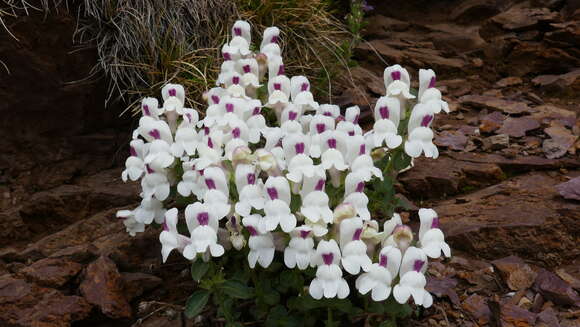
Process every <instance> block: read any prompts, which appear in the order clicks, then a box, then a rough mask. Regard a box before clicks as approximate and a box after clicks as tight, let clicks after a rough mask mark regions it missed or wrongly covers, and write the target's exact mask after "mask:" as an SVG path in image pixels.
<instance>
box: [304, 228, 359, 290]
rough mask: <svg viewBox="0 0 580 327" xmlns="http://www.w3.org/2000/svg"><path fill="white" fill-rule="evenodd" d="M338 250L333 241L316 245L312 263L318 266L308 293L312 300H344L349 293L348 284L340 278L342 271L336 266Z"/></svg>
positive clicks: (338, 259) (338, 257)
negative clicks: (335, 298) (336, 298)
mask: <svg viewBox="0 0 580 327" xmlns="http://www.w3.org/2000/svg"><path fill="white" fill-rule="evenodd" d="M339 262H340V250H339V248H338V245H337V244H336V241H335V240H332V239H331V240H330V241H325V240H321V241H320V242H319V243H318V248H317V249H316V254H315V255H314V256H313V258H312V263H313V264H314V265H316V266H318V269H317V270H316V278H314V279H313V280H312V282H311V283H310V287H309V288H308V292H309V293H310V296H312V297H313V298H315V299H317V300H320V299H321V298H322V297H323V296H324V297H325V298H334V297H338V298H339V299H344V298H346V297H347V296H348V294H349V293H350V289H349V288H348V283H347V282H346V280H345V279H344V278H342V270H341V269H340V267H339V266H338V263H339Z"/></svg>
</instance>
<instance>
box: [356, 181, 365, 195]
mask: <svg viewBox="0 0 580 327" xmlns="http://www.w3.org/2000/svg"><path fill="white" fill-rule="evenodd" d="M364 190H365V182H359V183H358V184H356V191H355V192H358V193H362V192H363V191H364Z"/></svg>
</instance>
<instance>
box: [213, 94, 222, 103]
mask: <svg viewBox="0 0 580 327" xmlns="http://www.w3.org/2000/svg"><path fill="white" fill-rule="evenodd" d="M211 101H213V103H214V104H218V103H220V97H218V96H217V95H212V96H211Z"/></svg>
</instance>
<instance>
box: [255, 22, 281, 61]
mask: <svg viewBox="0 0 580 327" xmlns="http://www.w3.org/2000/svg"><path fill="white" fill-rule="evenodd" d="M279 41H280V29H278V27H276V26H271V27H268V28H266V29H265V30H264V34H263V37H262V44H260V52H262V53H264V47H266V46H268V45H271V44H275V45H278V44H277V43H278V42H279ZM278 55H280V53H278Z"/></svg>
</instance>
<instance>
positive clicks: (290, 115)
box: [288, 111, 298, 120]
mask: <svg viewBox="0 0 580 327" xmlns="http://www.w3.org/2000/svg"><path fill="white" fill-rule="evenodd" d="M296 117H298V113H297V112H296V111H290V112H289V113H288V120H295V119H296Z"/></svg>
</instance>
